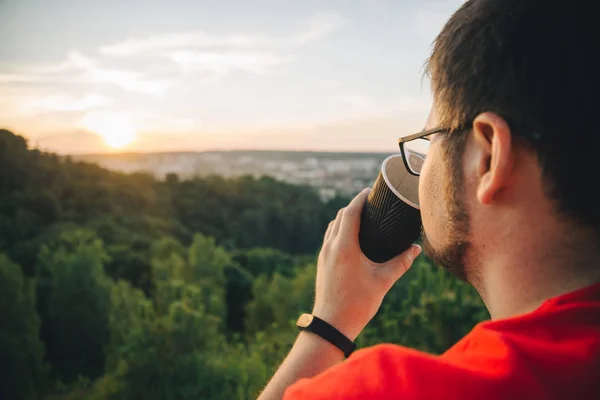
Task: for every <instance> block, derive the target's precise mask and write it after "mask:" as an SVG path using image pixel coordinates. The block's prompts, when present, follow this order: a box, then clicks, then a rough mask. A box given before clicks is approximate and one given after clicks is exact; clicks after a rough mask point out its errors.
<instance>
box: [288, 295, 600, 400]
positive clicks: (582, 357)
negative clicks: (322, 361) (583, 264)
mask: <svg viewBox="0 0 600 400" xmlns="http://www.w3.org/2000/svg"><path fill="white" fill-rule="evenodd" d="M284 399H286V400H294V399H399V400H405V399H485V400H488V399H509V400H517V399H568V400H580V399H596V400H597V399H600V284H596V285H594V286H590V287H588V288H585V289H581V290H578V291H576V292H572V293H569V294H566V295H563V296H559V297H555V298H553V299H550V300H548V301H546V302H545V303H544V304H543V305H542V306H541V307H540V308H538V309H537V310H535V311H534V312H532V313H529V314H526V315H522V316H518V317H515V318H509V319H504V320H498V321H487V322H483V323H481V324H478V325H477V326H476V327H475V328H474V329H473V330H472V331H471V332H470V333H469V334H468V335H467V336H465V337H464V338H463V339H461V340H460V341H459V342H458V343H457V344H456V345H454V346H453V347H452V348H450V349H449V350H448V351H447V352H446V353H444V354H442V355H440V356H434V355H429V354H426V353H422V352H419V351H416V350H411V349H408V348H405V347H400V346H395V345H389V344H384V345H379V346H375V347H372V348H369V349H364V350H360V351H357V352H356V353H355V354H354V355H352V356H351V357H350V358H349V359H348V360H347V361H346V362H344V363H341V364H339V365H337V366H335V367H333V368H330V369H329V370H327V371H325V372H324V373H322V374H321V375H318V376H316V377H314V378H312V379H303V380H300V381H298V382H297V383H296V384H294V385H292V386H291V387H290V388H288V390H287V391H286V394H285V396H284Z"/></svg>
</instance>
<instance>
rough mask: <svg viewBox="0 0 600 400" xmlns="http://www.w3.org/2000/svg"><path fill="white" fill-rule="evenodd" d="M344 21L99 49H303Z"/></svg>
mask: <svg viewBox="0 0 600 400" xmlns="http://www.w3.org/2000/svg"><path fill="white" fill-rule="evenodd" d="M343 22H344V19H343V18H342V17H341V16H340V15H339V14H337V13H335V12H318V13H316V14H315V15H314V16H313V17H312V18H310V19H308V20H307V22H306V24H305V25H306V26H305V28H304V29H303V30H301V31H300V32H298V33H297V34H294V35H291V36H288V37H285V36H284V37H282V36H280V35H278V36H266V35H252V34H240V33H233V34H226V35H214V34H210V33H208V32H205V31H191V32H178V33H165V34H161V35H151V36H146V37H132V38H128V39H126V40H125V41H123V42H120V43H114V44H110V45H106V46H102V47H100V48H99V50H98V51H99V52H100V53H101V54H104V55H109V56H115V57H132V56H136V55H139V54H142V53H150V52H157V51H163V50H179V49H187V50H191V49H207V48H208V49H210V48H213V49H214V48H227V49H246V50H248V49H257V48H287V47H291V46H304V45H306V44H309V43H311V42H313V41H316V40H319V39H321V38H324V37H326V36H328V35H329V34H331V33H332V32H334V31H335V30H337V29H338V28H339V27H340V26H341V25H342V24H343Z"/></svg>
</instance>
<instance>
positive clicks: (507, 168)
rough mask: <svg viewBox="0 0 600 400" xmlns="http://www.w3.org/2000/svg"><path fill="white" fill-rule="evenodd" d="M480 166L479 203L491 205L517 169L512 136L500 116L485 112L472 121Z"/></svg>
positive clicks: (478, 166)
mask: <svg viewBox="0 0 600 400" xmlns="http://www.w3.org/2000/svg"><path fill="white" fill-rule="evenodd" d="M473 137H474V144H475V156H476V163H477V164H476V165H477V177H478V182H479V184H478V187H477V199H478V201H479V202H480V203H481V204H490V203H491V202H492V201H493V200H494V198H495V197H496V196H497V195H498V194H499V193H500V192H501V191H502V189H503V188H504V187H505V186H506V185H507V184H508V181H509V179H510V177H511V174H512V172H513V168H514V154H513V151H512V150H513V149H512V132H511V130H510V127H509V126H508V123H507V122H506V121H505V120H504V119H502V118H501V117H499V116H498V115H497V114H494V113H491V112H485V113H482V114H479V115H478V116H477V118H475V120H474V121H473Z"/></svg>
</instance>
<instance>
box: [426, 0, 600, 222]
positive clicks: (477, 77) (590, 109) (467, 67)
mask: <svg viewBox="0 0 600 400" xmlns="http://www.w3.org/2000/svg"><path fill="white" fill-rule="evenodd" d="M594 8H595V5H594V2H592V1H589V0H470V1H468V2H466V3H465V4H463V5H462V7H461V8H460V9H459V10H458V11H457V12H456V13H455V14H454V15H453V16H452V17H451V18H450V20H449V21H448V22H447V23H446V25H445V27H444V28H443V30H442V32H441V33H440V34H439V36H438V37H437V39H436V40H435V43H434V47H433V52H432V55H431V57H430V59H429V60H428V63H427V71H428V73H429V75H430V76H431V83H432V90H433V94H434V99H435V103H436V108H437V110H438V117H439V119H440V121H439V122H440V125H441V126H444V127H449V128H453V129H457V130H459V129H461V128H465V127H468V125H469V124H470V123H471V122H472V120H473V119H474V118H475V117H476V116H477V115H478V114H480V113H482V112H485V111H491V112H494V113H496V114H498V115H500V116H501V117H502V118H504V119H505V120H506V121H507V122H508V124H509V125H510V127H511V130H512V131H513V134H515V135H519V136H523V137H525V138H527V139H529V141H530V142H531V145H532V146H533V147H534V149H535V151H536V154H537V158H538V160H539V164H540V166H541V169H542V172H543V176H544V181H545V188H546V192H547V195H548V196H549V197H550V198H551V199H553V200H555V204H556V206H557V211H559V212H561V213H563V214H564V215H566V216H568V217H571V218H572V219H574V220H576V221H578V222H579V223H581V224H583V225H585V226H587V227H589V228H592V229H594V230H595V231H596V232H600V208H599V205H600V201H598V199H597V198H596V196H595V195H594V194H593V193H595V192H596V188H595V185H596V184H600V179H599V178H600V174H599V172H600V164H599V161H600V153H599V151H600V140H599V138H600V132H598V127H599V126H600V124H598V121H599V120H600V108H599V100H598V98H599V96H600V85H599V81H600V80H599V76H600V67H599V65H598V64H597V63H596V62H595V59H596V58H597V57H598V56H597V53H598V52H599V50H600V42H599V41H598V36H597V31H598V29H597V27H596V25H598V22H597V21H594V16H595V15H596V14H595V12H594ZM451 136H452V135H450V137H451ZM450 137H449V140H450Z"/></svg>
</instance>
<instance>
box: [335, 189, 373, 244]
mask: <svg viewBox="0 0 600 400" xmlns="http://www.w3.org/2000/svg"><path fill="white" fill-rule="evenodd" d="M370 192H371V189H369V188H367V189H365V190H363V191H362V192H360V193H359V194H357V195H356V197H354V199H352V201H351V202H350V204H349V205H348V207H346V211H345V212H344V218H343V220H342V226H341V229H342V230H343V231H344V232H348V234H349V235H351V236H353V237H354V236H356V237H358V230H359V229H360V214H361V213H362V210H363V208H364V205H365V202H366V201H367V197H369V193H370Z"/></svg>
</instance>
